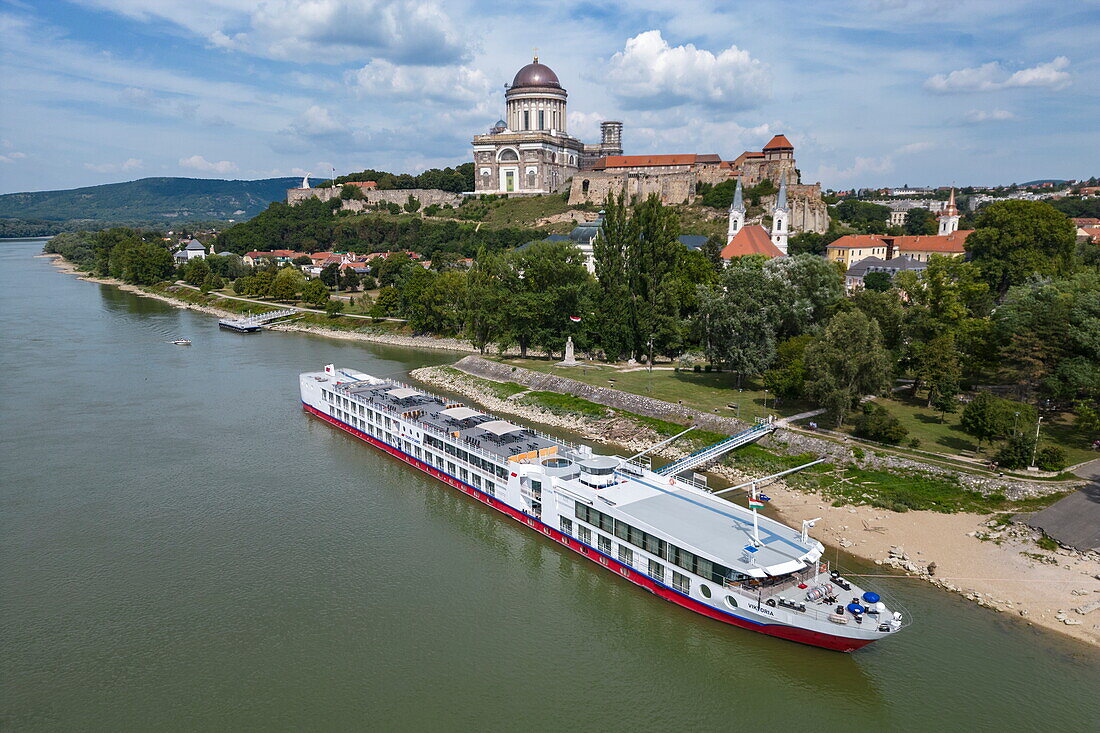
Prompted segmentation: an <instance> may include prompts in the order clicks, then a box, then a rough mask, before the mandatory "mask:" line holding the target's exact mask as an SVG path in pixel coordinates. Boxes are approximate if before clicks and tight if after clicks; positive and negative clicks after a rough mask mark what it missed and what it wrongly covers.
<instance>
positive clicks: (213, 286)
mask: <svg viewBox="0 0 1100 733" xmlns="http://www.w3.org/2000/svg"><path fill="white" fill-rule="evenodd" d="M224 287H225V283H224V282H222V279H221V278H220V277H218V276H217V275H215V274H214V273H210V274H209V275H207V276H206V279H205V280H203V281H202V286H201V290H202V292H204V293H209V292H210V291H211V290H221V289H222V288H224Z"/></svg>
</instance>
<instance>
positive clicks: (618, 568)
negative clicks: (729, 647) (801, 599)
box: [302, 402, 875, 652]
mask: <svg viewBox="0 0 1100 733" xmlns="http://www.w3.org/2000/svg"><path fill="white" fill-rule="evenodd" d="M302 406H303V407H304V408H305V409H306V411H308V412H309V413H311V414H313V415H316V416H317V417H319V418H321V419H322V420H324V421H325V422H327V423H329V424H331V425H335V426H336V427H338V428H340V429H341V430H343V431H345V432H347V433H350V434H351V435H353V436H355V437H356V438H359V439H360V440H363V441H365V442H367V443H370V444H371V445H373V446H374V447H375V448H379V449H381V450H383V451H385V452H386V453H388V454H390V455H391V456H393V457H394V458H398V459H400V460H401V461H403V462H405V463H407V464H409V465H410V466H413V467H415V468H418V469H420V470H421V471H423V472H424V473H426V474H428V475H429V476H431V477H432V478H436V479H439V480H440V481H442V482H443V483H445V484H447V485H448V486H451V487H452V488H455V489H458V490H459V491H461V492H463V493H464V494H467V495H469V496H472V497H473V498H475V499H478V500H479V501H481V502H482V503H484V504H486V505H488V506H491V507H492V508H493V509H496V510H497V511H499V512H501V513H502V514H506V515H508V516H509V517H511V518H512V519H515V520H516V521H517V522H519V523H521V524H524V525H526V526H528V527H530V528H531V529H534V530H536V531H538V532H540V533H542V534H544V535H546V536H547V537H549V538H550V539H553V540H556V541H557V542H559V543H561V544H562V545H564V546H566V547H568V548H569V549H571V550H573V551H574V552H576V553H577V554H579V555H583V556H584V557H587V558H588V559H589V560H592V561H593V562H595V563H596V564H597V565H601V566H603V567H605V568H607V569H608V570H611V571H614V572H615V573H616V574H617V575H618V576H620V577H622V578H625V579H626V580H629V581H630V582H631V583H634V584H635V585H638V586H641V587H642V588H645V589H646V590H648V591H649V592H651V593H653V594H654V595H657V596H660V597H661V598H664V599H665V600H666V601H670V602H672V603H675V604H676V605H678V606H682V607H684V608H686V609H688V610H690V611H694V612H696V613H699V614H702V615H703V616H706V617H708V618H712V619H714V620H716V621H721V622H723V623H727V624H731V625H733V626H737V627H739V628H743V629H749V630H751V631H758V632H760V633H762V634H768V635H769V636H776V637H779V638H780V639H787V640H788V641H796V642H799V643H801V644H809V645H811V646H816V647H821V648H823V649H831V650H833V651H840V652H853V651H855V650H857V649H859V648H861V647H864V646H866V645H868V644H870V643H871V642H872V641H875V639H849V638H846V637H842V636H832V635H830V634H823V633H821V632H819V631H811V630H810V629H800V628H798V627H795V626H784V625H781V624H763V623H757V622H754V621H750V620H748V619H743V618H741V617H740V616H734V615H732V614H728V613H724V612H722V611H720V610H718V609H716V608H712V607H711V606H708V605H706V604H705V603H700V602H699V601H696V600H695V599H694V598H691V597H689V596H686V595H684V594H682V593H679V592H678V591H675V590H672V589H671V588H669V587H667V586H665V585H662V584H661V583H658V582H656V581H655V580H653V579H652V578H650V577H649V576H647V575H645V574H643V573H640V572H638V571H637V570H635V569H634V568H631V567H627V566H625V565H623V564H621V563H620V562H619V561H618V560H616V559H614V558H612V557H608V556H607V555H604V554H603V553H601V552H599V551H597V550H596V549H594V548H591V547H589V546H588V545H585V544H583V543H581V542H577V541H576V540H574V539H573V538H572V537H569V536H567V535H564V534H562V533H561V532H559V531H558V530H556V529H554V528H553V527H551V526H549V525H547V524H543V523H542V522H541V521H539V520H538V519H535V518H534V517H531V516H528V515H527V514H524V513H523V512H521V511H519V510H518V509H514V508H512V507H511V506H509V505H507V504H505V503H504V502H502V501H499V500H497V499H495V498H494V497H491V496H489V495H488V494H485V493H483V492H481V491H478V490H477V489H475V488H474V487H472V486H469V485H468V484H465V483H463V482H462V481H459V480H458V479H456V478H454V477H453V476H450V475H449V474H446V473H443V472H442V471H440V470H439V469H437V468H435V467H434V466H430V465H428V464H427V463H424V462H423V461H421V460H418V459H417V458H414V457H413V456H410V455H408V454H407V453H405V452H404V451H401V450H398V449H397V448H394V447H393V446H391V445H387V444H386V443H383V442H381V441H379V440H378V439H376V438H374V437H372V436H370V435H368V434H366V433H364V432H363V431H361V430H358V429H356V428H353V427H352V426H350V425H348V424H346V423H344V422H342V421H340V420H337V419H336V418H334V417H332V416H331V415H326V414H325V413H323V412H321V411H320V410H318V409H317V408H315V407H312V406H310V405H307V404H306V403H304V402H303V403H302Z"/></svg>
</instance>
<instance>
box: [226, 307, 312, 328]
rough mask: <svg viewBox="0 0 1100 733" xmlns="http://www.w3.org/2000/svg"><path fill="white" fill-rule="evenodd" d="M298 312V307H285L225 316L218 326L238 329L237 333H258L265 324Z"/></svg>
mask: <svg viewBox="0 0 1100 733" xmlns="http://www.w3.org/2000/svg"><path fill="white" fill-rule="evenodd" d="M297 313H298V310H297V309H296V308H284V309H283V310H277V311H271V312H269V313H258V314H256V315H248V316H244V317H242V318H223V319H221V320H220V321H218V327H219V328H224V329H226V330H227V331H236V332H237V333H256V332H258V331H261V330H263V327H264V326H268V325H271V324H272V323H273V322H274V321H278V320H279V319H281V318H287V317H288V316H293V315H295V314H297Z"/></svg>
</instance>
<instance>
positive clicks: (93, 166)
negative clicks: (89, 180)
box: [84, 158, 145, 173]
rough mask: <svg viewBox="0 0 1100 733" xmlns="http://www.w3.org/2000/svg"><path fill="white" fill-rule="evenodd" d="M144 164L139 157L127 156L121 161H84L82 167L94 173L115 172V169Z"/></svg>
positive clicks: (119, 169) (125, 169) (130, 169)
mask: <svg viewBox="0 0 1100 733" xmlns="http://www.w3.org/2000/svg"><path fill="white" fill-rule="evenodd" d="M144 165H145V163H144V161H142V160H141V158H127V159H126V160H124V161H122V162H121V163H98V164H97V163H85V164H84V167H85V168H86V169H87V170H90V171H94V172H96V173H115V172H117V171H132V170H136V169H138V168H141V167H142V166H144Z"/></svg>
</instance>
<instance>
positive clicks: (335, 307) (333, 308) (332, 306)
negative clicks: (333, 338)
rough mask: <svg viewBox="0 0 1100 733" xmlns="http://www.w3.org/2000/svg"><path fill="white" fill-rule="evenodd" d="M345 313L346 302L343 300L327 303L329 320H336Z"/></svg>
mask: <svg viewBox="0 0 1100 733" xmlns="http://www.w3.org/2000/svg"><path fill="white" fill-rule="evenodd" d="M343 312H344V301H342V300H330V301H329V302H327V303H325V315H327V316H328V317H329V318H336V317H337V316H339V315H340V314H341V313H343Z"/></svg>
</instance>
